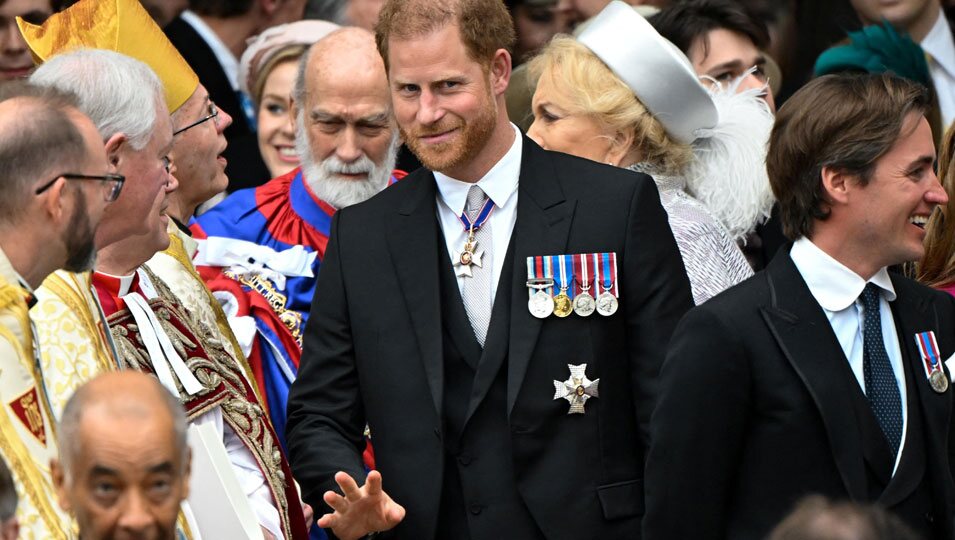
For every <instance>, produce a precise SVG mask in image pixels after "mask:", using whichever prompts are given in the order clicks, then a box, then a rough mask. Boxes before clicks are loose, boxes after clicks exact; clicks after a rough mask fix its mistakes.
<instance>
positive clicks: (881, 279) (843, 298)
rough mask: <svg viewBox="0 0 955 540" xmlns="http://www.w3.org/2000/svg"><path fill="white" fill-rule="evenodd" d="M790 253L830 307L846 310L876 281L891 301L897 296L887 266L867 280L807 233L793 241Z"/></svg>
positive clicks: (814, 293)
mask: <svg viewBox="0 0 955 540" xmlns="http://www.w3.org/2000/svg"><path fill="white" fill-rule="evenodd" d="M789 256H790V257H791V258H792V260H793V264H795V265H796V269H797V270H798V271H799V273H800V274H801V275H802V278H803V280H805V282H806V285H807V286H809V292H810V293H812V296H813V298H815V299H816V302H819V305H820V306H822V307H823V308H824V309H827V310H829V311H833V312H837V311H842V310H844V309H846V308H847V307H849V306H851V305H852V304H853V302H855V301H856V300H857V299H858V298H859V295H860V294H862V289H864V288H865V286H866V284H867V283H874V284H875V285H877V286H878V287H879V288H880V289H882V290H883V294H884V295H885V299H886V300H888V301H889V302H892V301H893V300H895V298H896V294H895V287H893V286H892V279H891V278H890V277H889V272H888V271H887V270H886V269H885V268H884V267H883V268H880V269H879V271H878V272H876V274H875V275H874V276H872V277H871V278H869V280H868V281H866V280H864V279H862V277H861V276H859V275H858V274H856V273H855V272H853V271H852V270H850V269H849V268H848V267H846V266H845V265H844V264H842V263H840V262H839V261H837V260H836V259H834V258H832V256H830V255H829V254H828V253H826V252H825V251H823V250H821V249H819V246H817V245H816V244H813V243H812V241H811V240H809V239H808V238H806V237H802V238H800V239H799V240H796V241H795V242H794V243H793V247H792V249H791V250H790V252H789Z"/></svg>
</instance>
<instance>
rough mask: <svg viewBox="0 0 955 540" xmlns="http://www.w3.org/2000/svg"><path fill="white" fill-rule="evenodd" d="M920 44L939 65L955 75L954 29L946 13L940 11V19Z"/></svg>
mask: <svg viewBox="0 0 955 540" xmlns="http://www.w3.org/2000/svg"><path fill="white" fill-rule="evenodd" d="M920 45H921V46H922V50H924V51H925V52H926V53H928V54H929V55H931V56H932V58H934V59H935V62H937V63H938V65H940V66H942V68H943V69H944V70H945V71H947V72H948V73H949V74H950V75H952V76H955V43H953V42H952V29H951V27H949V25H948V19H946V18H945V13H943V12H941V11H939V14H938V19H937V20H936V21H935V24H934V25H933V26H932V29H931V30H929V32H928V34H927V35H926V36H925V39H923V40H922V43H920Z"/></svg>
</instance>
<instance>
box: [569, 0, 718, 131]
mask: <svg viewBox="0 0 955 540" xmlns="http://www.w3.org/2000/svg"><path fill="white" fill-rule="evenodd" d="M577 40H578V41H580V43H582V44H584V45H585V46H586V47H587V48H588V49H590V50H591V51H592V52H593V53H594V54H595V55H597V57H598V58H600V59H601V60H602V61H603V62H604V63H605V64H606V65H607V67H609V68H610V69H611V71H613V72H614V73H615V74H616V75H617V77H619V78H620V80H622V81H623V82H624V83H626V85H627V86H629V87H630V89H631V90H633V93H634V94H635V95H636V96H637V98H638V99H639V100H640V102H641V103H643V105H644V106H645V107H646V108H647V110H649V111H650V113H651V114H653V116H654V118H656V119H657V120H659V121H660V123H661V124H663V128H664V129H666V132H667V134H669V135H670V137H672V138H673V139H675V140H677V141H679V142H682V143H686V144H689V143H691V142H693V141H694V140H695V139H696V138H697V131H698V130H700V129H710V128H713V127H714V126H716V123H717V122H718V121H719V113H718V112H717V110H716V105H714V104H713V99H712V98H711V97H710V95H709V93H708V92H707V91H706V88H704V87H703V85H702V84H700V81H699V78H698V77H697V75H696V72H695V71H693V66H692V65H691V64H690V61H689V59H687V57H686V55H685V54H683V52H682V51H680V49H678V48H677V47H676V46H675V45H673V44H672V43H670V42H669V41H667V40H666V39H665V38H664V37H663V36H661V35H660V34H659V33H657V31H656V30H654V28H653V26H651V25H650V23H649V22H647V20H646V19H644V18H643V17H642V16H640V15H639V14H638V13H637V12H635V11H634V10H633V8H632V7H630V6H629V5H627V4H625V3H623V2H621V1H620V0H613V1H612V2H610V4H608V5H607V7H605V8H604V9H603V11H601V12H600V13H599V14H597V15H596V16H595V17H594V18H593V19H591V20H590V22H589V23H588V25H587V28H586V29H585V30H584V31H583V32H581V33H580V35H579V36H578V37H577Z"/></svg>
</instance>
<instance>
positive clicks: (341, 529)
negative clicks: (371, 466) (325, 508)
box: [318, 471, 405, 540]
mask: <svg viewBox="0 0 955 540" xmlns="http://www.w3.org/2000/svg"><path fill="white" fill-rule="evenodd" d="M335 482H336V483H338V487H340V488H341V490H342V493H344V494H345V496H344V497H343V496H341V495H339V494H338V493H335V492H334V491H326V492H325V495H323V496H322V498H323V499H324V500H325V502H326V503H327V504H328V505H329V506H331V507H332V509H333V510H334V513H331V514H325V515H323V516H322V517H321V518H319V520H318V526H319V527H322V528H325V529H331V530H332V531H333V532H334V533H335V536H337V537H338V538H340V539H341V540H356V539H358V538H361V537H363V536H365V535H366V534H369V533H373V532H381V531H387V530H389V529H391V528H393V527H394V526H396V525H398V523H400V522H401V520H402V519H404V517H405V509H404V507H402V506H401V505H400V504H398V503H396V502H395V501H393V500H392V499H391V497H389V496H388V494H387V493H385V491H384V490H383V489H382V488H381V473H379V472H378V471H371V472H370V473H368V477H367V478H366V479H365V485H364V486H362V487H358V484H357V483H355V480H354V479H353V478H352V477H351V476H349V475H348V474H347V473H345V472H341V471H339V472H338V473H336V474H335Z"/></svg>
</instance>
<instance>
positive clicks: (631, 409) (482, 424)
mask: <svg viewBox="0 0 955 540" xmlns="http://www.w3.org/2000/svg"><path fill="white" fill-rule="evenodd" d="M379 21H380V22H379V26H378V28H377V41H378V49H379V51H380V52H381V54H382V58H383V59H384V60H385V65H386V67H387V68H388V75H389V82H390V87H391V94H392V102H393V106H394V113H395V117H396V119H397V122H398V125H399V127H400V129H401V131H402V135H403V138H404V140H405V142H406V143H407V144H408V146H409V147H410V148H411V149H412V150H413V151H414V152H415V153H416V154H417V156H418V157H419V158H420V159H421V161H422V162H423V163H424V164H425V166H426V167H427V168H426V169H421V170H419V171H417V172H415V173H412V174H411V175H409V176H408V177H406V178H405V179H403V180H402V181H400V182H398V183H397V184H395V185H393V186H391V187H390V188H389V189H387V190H385V191H384V192H382V193H381V194H379V195H378V196H376V197H374V198H372V199H371V200H369V201H367V202H366V203H362V204H358V205H355V206H351V207H348V208H345V209H343V210H341V211H339V212H338V213H337V214H336V215H335V218H334V222H333V224H332V233H331V235H330V241H329V245H328V248H327V250H326V254H325V260H324V261H323V266H322V270H321V272H320V274H319V277H318V285H317V289H316V293H315V298H314V301H313V304H312V314H311V316H310V318H309V322H308V327H307V330H306V334H305V352H304V355H303V358H302V364H301V367H300V371H299V377H298V379H297V380H296V382H295V383H294V384H293V386H292V390H291V394H290V398H289V405H288V414H289V421H288V429H287V432H288V445H289V452H290V455H291V457H292V462H293V468H294V471H295V475H296V478H297V479H298V480H299V481H300V482H301V484H302V486H303V491H304V495H305V500H307V501H310V502H312V503H314V504H316V505H319V506H318V507H319V508H322V507H325V508H326V511H328V512H329V513H328V514H326V515H325V516H323V517H322V518H321V519H320V521H319V524H320V525H321V526H323V527H327V528H330V529H332V530H333V531H334V533H335V534H336V535H337V536H338V537H339V538H342V539H353V538H358V537H361V536H362V535H365V534H367V533H369V532H372V531H381V530H389V533H386V535H389V536H390V537H393V538H407V539H415V540H422V539H425V540H426V539H432V538H441V539H445V538H455V539H467V538H471V539H475V540H477V539H489V540H490V539H493V540H499V539H502V538H508V539H516V540H523V539H542V538H549V539H568V540H569V539H579V538H632V537H636V536H638V535H639V531H640V519H641V516H642V514H643V467H644V455H645V447H646V444H647V434H648V432H647V428H648V423H649V415H650V412H651V410H652V408H653V403H654V396H655V387H656V384H655V380H656V375H657V373H658V371H659V368H660V363H661V361H662V358H663V355H664V350H665V347H666V343H667V342H668V341H669V339H670V335H671V333H672V330H673V327H674V326H675V324H676V321H677V320H678V319H679V317H681V316H682V314H683V313H684V312H685V311H686V310H687V309H688V308H689V306H690V305H691V299H690V294H689V284H688V281H687V279H686V276H685V273H684V269H683V265H682V262H681V259H680V255H679V252H678V251H677V248H676V244H675V242H674V240H673V236H672V234H671V232H670V230H669V228H668V226H667V221H666V215H665V214H664V212H663V210H662V208H661V206H660V200H659V195H658V193H657V191H656V189H655V186H654V184H653V181H652V180H651V179H650V178H649V177H647V176H644V175H638V174H635V173H630V172H627V171H624V170H621V169H618V168H614V167H609V166H604V165H600V164H596V163H593V162H590V161H586V160H582V159H578V158H574V157H571V156H567V155H564V154H557V153H553V152H547V151H544V150H542V149H541V148H540V147H539V146H537V145H536V144H534V143H533V142H532V141H531V140H530V139H527V138H526V137H524V136H523V135H522V134H521V133H520V132H519V131H518V130H517V128H516V127H515V126H514V125H513V124H511V123H510V121H509V120H508V118H507V110H506V108H505V105H504V90H505V89H506V87H507V84H508V80H509V78H510V74H511V57H510V53H509V52H508V50H509V48H510V47H511V46H512V45H513V42H514V34H513V26H512V23H511V20H510V17H509V15H508V14H507V11H506V9H505V8H504V5H503V3H501V2H500V1H499V0H451V1H441V2H436V1H434V0H404V1H402V0H391V1H389V2H388V3H387V4H386V5H385V6H384V8H383V10H382V13H381V17H380V19H379ZM469 224H473V225H474V230H473V231H472V230H471V227H470V226H469ZM471 233H473V235H472V234H471ZM561 254H564V255H566V257H554V258H551V257H546V258H545V257H542V256H556V255H561ZM574 255H578V257H574ZM580 255H585V256H584V257H579V256H580ZM529 259H530V260H529ZM545 259H546V260H545ZM591 261H596V262H597V264H596V265H595V264H591ZM614 261H615V263H616V264H615V265H614V264H613V263H614ZM578 264H584V265H585V267H586V268H588V271H587V272H584V271H583V270H582V269H581V270H580V271H577V270H576V269H577V265H578ZM595 266H599V267H600V268H599V276H600V278H599V279H595V278H596V277H597V275H598V274H595V273H594V267H595ZM559 268H563V271H559ZM529 274H530V275H529ZM570 274H575V276H576V277H574V276H571V275H570ZM535 279H536V281H535ZM578 281H579V282H580V283H579V284H578V283H577V282H578ZM529 282H530V285H528V283H529ZM578 285H580V286H578ZM618 287H619V288H618ZM538 289H539V290H538ZM578 289H579V291H578ZM548 291H550V292H548ZM585 291H589V292H587V295H586V296H585V295H584V294H583V293H584V292H585ZM555 296H556V298H555ZM587 297H589V300H588V298H587ZM595 297H596V299H597V300H598V301H597V302H596V303H593V302H594V299H595ZM570 298H574V299H577V298H580V301H579V302H580V303H581V305H582V307H581V310H580V311H579V312H577V313H571V310H570V307H569V302H568V300H569V299H570ZM529 299H532V300H533V302H532V303H531V308H532V309H531V310H530V311H529V307H528V306H529ZM588 306H589V308H588ZM617 307H618V309H614V308H617ZM595 309H596V310H597V311H598V312H599V313H594V311H595ZM532 312H533V313H534V314H535V315H536V317H535V315H532ZM552 312H553V313H554V314H550V313H552ZM558 314H560V315H564V317H563V318H560V317H558ZM537 317H543V319H542V318H537ZM598 379H599V381H598ZM598 384H599V386H598ZM555 388H556V390H557V392H556V394H557V395H556V396H555ZM598 388H599V391H598ZM571 412H573V413H575V414H570V413H571ZM366 422H367V424H368V426H369V427H370V428H371V433H372V441H373V445H374V448H375V458H376V465H377V471H375V472H372V473H370V474H368V476H367V481H365V480H366V477H365V472H364V470H363V468H362V462H361V451H362V448H363V445H364V443H363V438H362V433H363V431H364V429H365V425H366ZM339 471H341V472H339ZM358 484H364V485H363V486H361V487H359V486H358ZM339 491H341V492H344V494H345V497H342V496H341V495H339V494H338V493H337V492H339ZM326 504H327V505H329V506H330V507H331V508H330V509H328V507H327V506H326Z"/></svg>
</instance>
